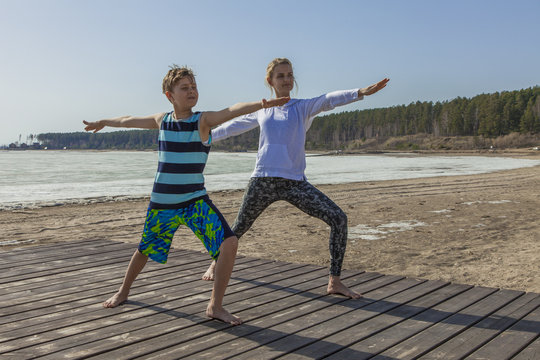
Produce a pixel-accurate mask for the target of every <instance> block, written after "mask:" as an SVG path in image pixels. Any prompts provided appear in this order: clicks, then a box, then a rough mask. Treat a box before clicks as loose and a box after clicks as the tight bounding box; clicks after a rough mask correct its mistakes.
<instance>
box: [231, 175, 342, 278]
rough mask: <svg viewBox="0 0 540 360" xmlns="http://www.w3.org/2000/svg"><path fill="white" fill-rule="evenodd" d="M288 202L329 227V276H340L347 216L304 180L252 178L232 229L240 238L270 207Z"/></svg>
mask: <svg viewBox="0 0 540 360" xmlns="http://www.w3.org/2000/svg"><path fill="white" fill-rule="evenodd" d="M278 200H285V201H287V202H289V203H291V204H292V205H294V206H296V207H297V208H298V209H300V210H302V211H303V212H305V213H306V214H308V215H311V216H314V217H316V218H318V219H321V220H322V221H324V222H325V223H327V224H328V225H330V228H331V230H330V242H329V247H330V275H336V276H339V275H340V274H341V265H342V263H343V257H344V255H345V247H346V246H347V215H346V214H345V213H344V212H343V210H341V209H340V208H339V206H337V205H336V204H335V203H334V202H333V201H332V200H330V199H329V198H328V196H326V195H324V194H323V193H322V192H321V191H319V190H318V189H317V188H315V187H314V186H313V185H311V184H310V183H308V182H307V181H305V180H301V181H296V180H289V179H284V178H279V177H253V178H251V180H250V181H249V184H248V186H247V189H246V191H245V193H244V197H243V199H242V206H240V210H239V211H238V216H237V217H236V220H235V222H234V224H233V226H232V230H233V231H234V232H235V234H236V236H237V237H238V238H240V237H241V236H242V235H244V234H245V233H246V231H248V230H249V228H250V227H251V225H253V222H254V221H255V220H256V219H257V218H258V217H259V215H260V214H261V213H262V212H263V211H264V209H266V208H267V207H268V206H270V204H272V203H273V202H276V201H278Z"/></svg>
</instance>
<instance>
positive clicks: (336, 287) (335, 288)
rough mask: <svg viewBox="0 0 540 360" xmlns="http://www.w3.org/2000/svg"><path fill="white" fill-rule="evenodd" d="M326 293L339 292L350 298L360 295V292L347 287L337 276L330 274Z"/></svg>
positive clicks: (356, 297) (357, 297) (359, 296)
mask: <svg viewBox="0 0 540 360" xmlns="http://www.w3.org/2000/svg"><path fill="white" fill-rule="evenodd" d="M327 292H328V294H341V295H344V296H347V297H350V298H352V299H359V298H361V297H362V294H360V293H357V292H355V291H352V290H351V289H349V288H348V287H347V286H345V284H343V283H342V282H341V279H340V278H339V276H335V275H330V278H329V279H328V289H327Z"/></svg>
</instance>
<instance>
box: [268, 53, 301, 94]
mask: <svg viewBox="0 0 540 360" xmlns="http://www.w3.org/2000/svg"><path fill="white" fill-rule="evenodd" d="M281 64H287V65H290V67H291V69H292V67H293V66H292V63H291V61H290V60H289V59H287V58H275V59H274V60H272V61H270V64H268V66H267V67H266V77H265V78H264V82H265V83H266V86H268V87H269V88H270V91H271V92H272V94H273V93H274V88H273V87H272V85H270V83H268V79H269V78H270V79H271V78H272V76H274V69H275V68H276V66H278V65H281ZM294 86H295V87H296V89H298V84H297V83H296V79H294Z"/></svg>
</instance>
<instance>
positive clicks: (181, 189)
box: [149, 112, 210, 209]
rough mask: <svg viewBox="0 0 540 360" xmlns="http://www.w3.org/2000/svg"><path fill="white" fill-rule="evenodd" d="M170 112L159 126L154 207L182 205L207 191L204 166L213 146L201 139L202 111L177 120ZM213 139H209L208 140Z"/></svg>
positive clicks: (152, 197)
mask: <svg viewBox="0 0 540 360" xmlns="http://www.w3.org/2000/svg"><path fill="white" fill-rule="evenodd" d="M172 114H173V113H172V112H170V113H167V114H166V115H165V116H164V117H163V121H162V122H161V128H160V129H159V141H158V144H159V153H158V156H159V163H158V169H157V173H156V178H155V180H154V188H153V190H152V195H151V196H150V205H149V208H151V209H180V208H183V207H186V206H187V205H189V204H190V203H192V202H193V201H194V200H198V199H199V198H201V197H203V196H205V195H206V189H205V187H204V177H203V170H204V167H205V165H206V160H207V159H208V153H209V152H210V146H209V145H204V144H203V143H202V142H201V137H200V135H199V119H200V117H201V113H200V112H197V113H195V114H193V115H192V116H191V117H190V118H189V119H185V120H175V119H173V116H172ZM209 143H210V141H209Z"/></svg>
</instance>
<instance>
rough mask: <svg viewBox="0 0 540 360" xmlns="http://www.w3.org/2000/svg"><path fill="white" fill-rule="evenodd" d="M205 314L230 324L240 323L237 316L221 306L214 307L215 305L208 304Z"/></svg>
mask: <svg viewBox="0 0 540 360" xmlns="http://www.w3.org/2000/svg"><path fill="white" fill-rule="evenodd" d="M206 316H208V317H209V318H212V319H217V320H221V321H223V322H225V323H228V324H231V325H240V324H241V323H242V320H241V319H240V318H239V317H237V316H234V315H233V314H231V313H229V312H228V311H227V310H225V309H224V308H222V307H221V308H217V309H216V308H215V307H212V306H210V305H208V307H207V308H206Z"/></svg>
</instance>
